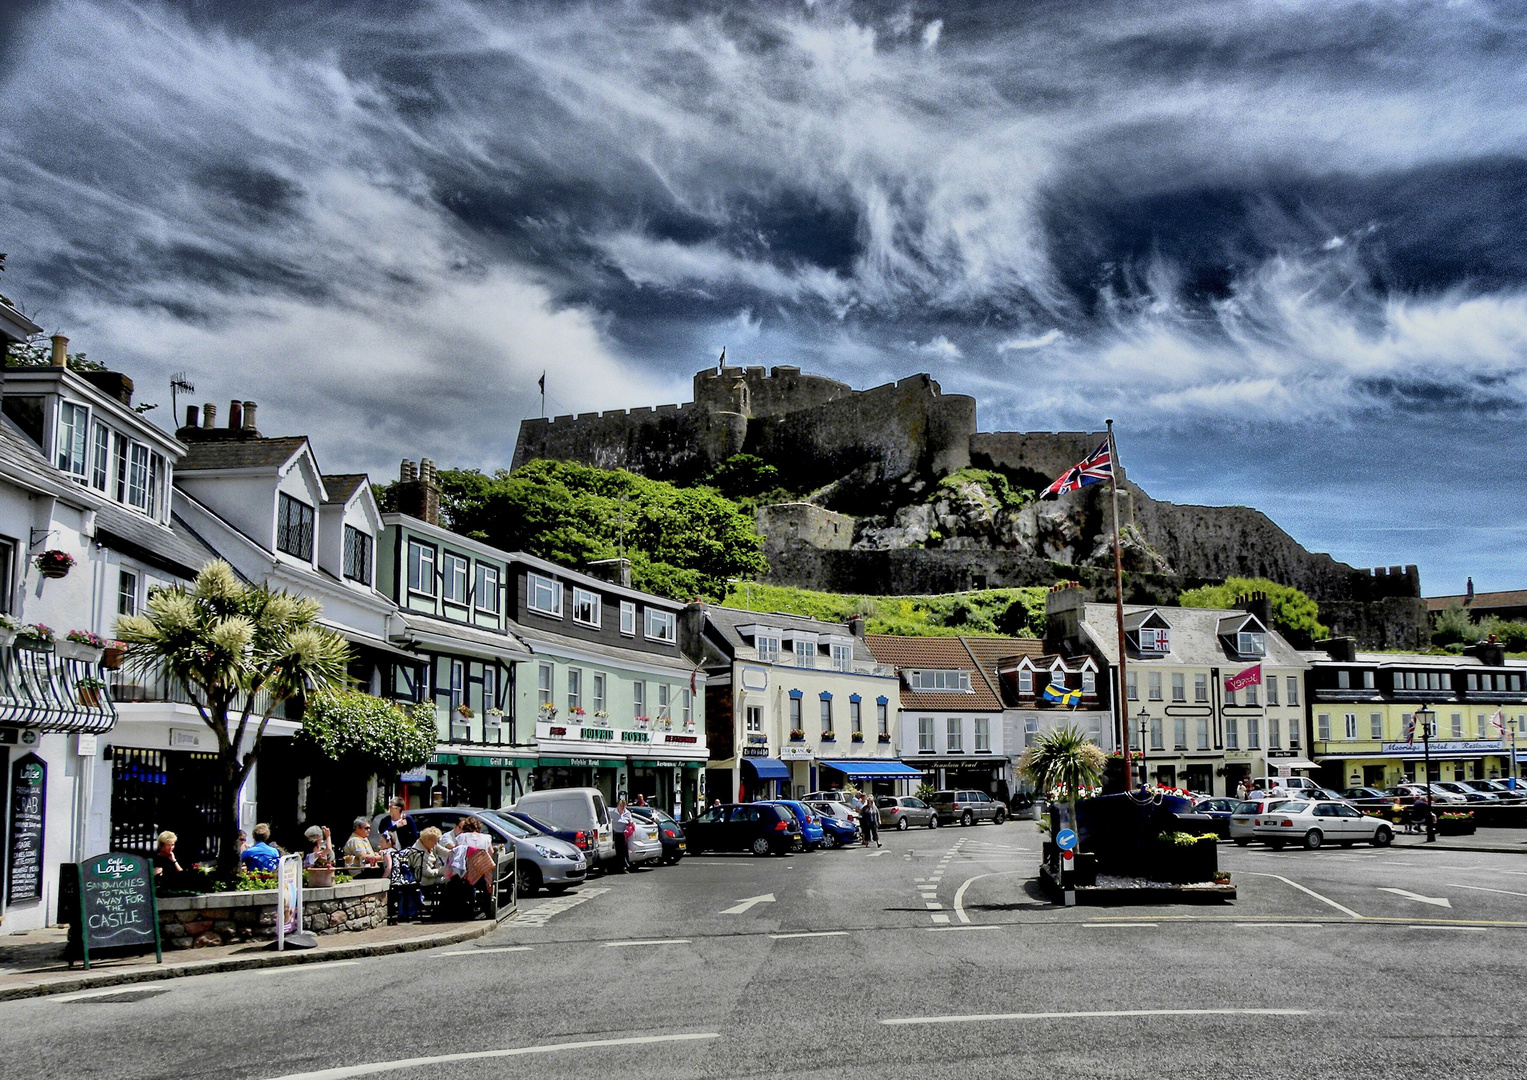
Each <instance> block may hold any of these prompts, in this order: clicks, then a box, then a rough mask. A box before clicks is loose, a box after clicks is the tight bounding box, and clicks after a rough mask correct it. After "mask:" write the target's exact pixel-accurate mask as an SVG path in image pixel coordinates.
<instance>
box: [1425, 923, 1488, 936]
mask: <svg viewBox="0 0 1527 1080" xmlns="http://www.w3.org/2000/svg"><path fill="white" fill-rule="evenodd" d="M1407 929H1410V930H1469V931H1472V932H1473V933H1476V934H1482V933H1484V932H1485V928H1484V927H1483V926H1445V925H1443V924H1442V923H1426V924H1424V925H1423V924H1421V923H1415V924H1412V925H1411V926H1409V927H1407Z"/></svg>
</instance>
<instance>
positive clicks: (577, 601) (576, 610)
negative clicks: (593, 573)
mask: <svg viewBox="0 0 1527 1080" xmlns="http://www.w3.org/2000/svg"><path fill="white" fill-rule="evenodd" d="M603 616H604V605H603V603H602V601H601V598H600V596H599V594H598V593H596V592H594V591H593V590H592V589H583V588H579V587H578V586H576V585H575V586H573V622H575V623H580V624H582V625H583V626H591V627H593V628H594V629H596V630H597V629H599V624H600V623H601V622H602V621H603Z"/></svg>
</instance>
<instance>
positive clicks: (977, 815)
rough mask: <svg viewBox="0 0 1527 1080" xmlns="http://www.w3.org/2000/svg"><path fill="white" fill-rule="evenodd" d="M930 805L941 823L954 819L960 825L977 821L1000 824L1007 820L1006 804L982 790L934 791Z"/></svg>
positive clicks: (972, 823)
mask: <svg viewBox="0 0 1527 1080" xmlns="http://www.w3.org/2000/svg"><path fill="white" fill-rule="evenodd" d="M932 806H933V811H934V813H936V814H937V815H938V817H939V824H941V825H942V824H944V823H946V822H956V821H958V822H959V823H960V824H961V825H974V824H975V823H976V822H978V821H990V822H991V823H992V824H993V825H1001V824H1002V823H1003V822H1004V821H1006V820H1007V806H1006V805H1005V804H1003V803H999V802H997V800H995V799H993V798H992V797H991V796H990V795H988V794H986V792H984V791H935V792H934V793H933V800H932Z"/></svg>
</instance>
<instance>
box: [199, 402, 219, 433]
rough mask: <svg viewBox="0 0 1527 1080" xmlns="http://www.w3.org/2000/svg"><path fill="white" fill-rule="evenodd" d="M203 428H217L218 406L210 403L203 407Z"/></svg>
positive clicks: (204, 404)
mask: <svg viewBox="0 0 1527 1080" xmlns="http://www.w3.org/2000/svg"><path fill="white" fill-rule="evenodd" d="M201 426H202V427H203V428H215V427H217V406H216V405H214V404H212V402H210V401H208V402H205V403H203V405H202V407H201Z"/></svg>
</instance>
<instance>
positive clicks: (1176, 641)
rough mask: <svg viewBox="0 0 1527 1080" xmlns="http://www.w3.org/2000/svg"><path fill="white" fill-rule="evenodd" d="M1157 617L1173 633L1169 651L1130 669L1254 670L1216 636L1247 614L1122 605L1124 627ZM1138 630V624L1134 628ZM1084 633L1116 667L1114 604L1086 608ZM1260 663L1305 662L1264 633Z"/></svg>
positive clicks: (1135, 660) (1134, 661) (1136, 661)
mask: <svg viewBox="0 0 1527 1080" xmlns="http://www.w3.org/2000/svg"><path fill="white" fill-rule="evenodd" d="M1149 611H1156V612H1159V613H1160V615H1161V617H1162V618H1163V619H1165V620H1166V622H1167V625H1168V626H1170V627H1171V632H1170V634H1169V635H1168V639H1167V642H1168V644H1169V645H1170V646H1171V648H1170V650H1169V651H1168V652H1166V653H1165V654H1163V655H1161V656H1154V655H1153V656H1130V657H1129V664H1130V666H1131V667H1135V666H1138V665H1144V666H1146V667H1151V666H1181V665H1184V664H1188V665H1200V666H1204V667H1212V666H1218V665H1222V664H1248V665H1249V664H1252V663H1255V662H1256V661H1254V660H1251V659H1247V658H1244V657H1239V656H1236V655H1235V654H1234V653H1233V652H1231V651H1230V650H1229V649H1227V648H1226V647H1225V643H1224V641H1223V640H1221V638H1220V636H1219V624H1220V620H1221V619H1227V618H1233V617H1236V616H1244V615H1245V614H1246V612H1244V611H1236V610H1231V609H1225V608H1219V609H1215V608H1178V607H1160V606H1159V605H1152V606H1149V607H1146V606H1136V605H1131V604H1125V605H1124V625H1125V626H1126V627H1128V626H1130V625H1131V622H1130V618H1131V616H1139V615H1141V614H1143V613H1145V612H1149ZM1136 625H1138V621H1137V622H1136ZM1082 626H1083V632H1084V633H1085V634H1086V635H1087V636H1088V637H1089V638H1090V639H1091V640H1092V644H1093V646H1094V647H1095V648H1096V649H1097V650H1098V653H1099V654H1100V655H1101V657H1102V659H1103V663H1105V664H1117V663H1118V662H1119V638H1118V631H1117V630H1116V629H1115V627H1114V610H1113V605H1112V604H1088V605H1087V606H1086V607H1085V609H1084V610H1083V612H1082ZM1262 663H1264V664H1266V665H1267V666H1268V667H1292V668H1303V667H1307V666H1308V664H1307V663H1306V661H1305V659H1304V657H1303V656H1302V655H1301V654H1300V653H1299V651H1298V650H1297V649H1295V648H1294V647H1293V646H1292V645H1290V644H1289V643H1288V642H1287V641H1285V640H1284V639H1283V636H1282V635H1281V634H1279V633H1278V632H1277V631H1275V630H1273V629H1271V628H1268V631H1267V655H1266V656H1264V657H1263V658H1262Z"/></svg>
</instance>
